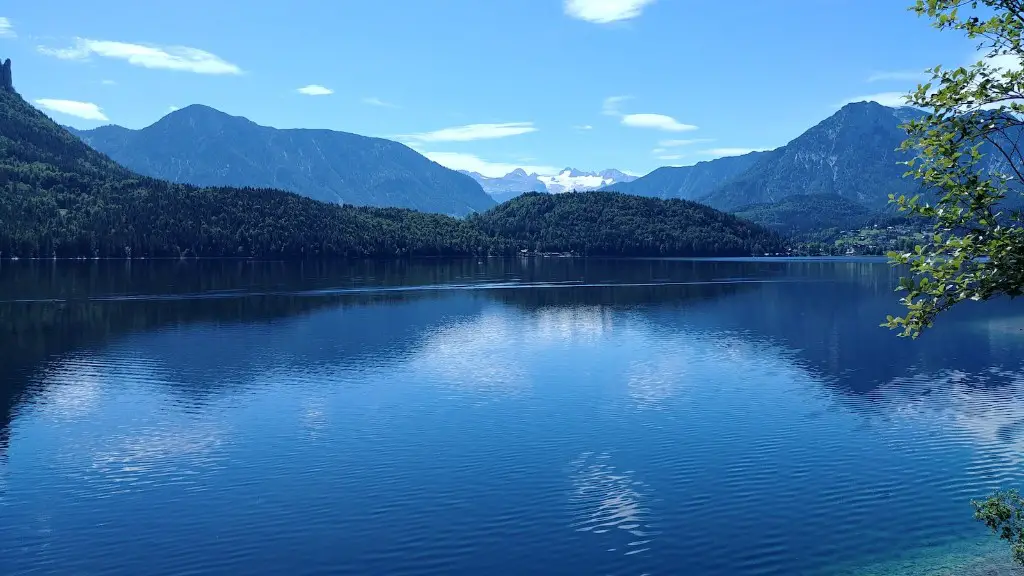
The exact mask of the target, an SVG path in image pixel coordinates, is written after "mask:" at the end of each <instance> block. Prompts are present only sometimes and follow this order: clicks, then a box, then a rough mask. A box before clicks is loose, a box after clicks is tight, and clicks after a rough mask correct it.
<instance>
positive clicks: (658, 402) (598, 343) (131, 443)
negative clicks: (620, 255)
mask: <svg viewBox="0 0 1024 576" xmlns="http://www.w3.org/2000/svg"><path fill="white" fill-rule="evenodd" d="M897 277H898V274H897V272H895V271H893V270H892V269H890V268H889V267H888V266H887V265H886V264H884V263H878V262H869V261H852V260H838V261H774V262H773V261H763V260H762V261H746V262H738V261H728V262H714V261H665V260H635V261H579V260H570V259H564V260H563V259H552V260H535V261H525V260H524V261H493V260H492V261H486V262H477V261H458V262H421V263H365V264H339V263H333V264H331V263H305V264H280V263H277V264H275V263H249V262H244V261H211V262H188V263H184V262H132V263H130V264H126V263H123V262H79V263H73V262H66V263H64V262H57V263H51V262H15V263H8V262H4V263H2V264H0V574H125V575H134V574H474V575H475V574H692V575H703V574H715V575H717V574H722V575H735V574H740V575H743V574H931V573H949V574H970V573H972V572H970V571H971V570H988V569H989V568H991V567H1000V568H999V569H1000V570H1002V571H999V572H998V573H1000V574H1003V573H1010V572H1008V571H1005V570H1004V569H1005V561H1006V554H1005V552H1004V551H1003V548H1002V547H1000V546H998V544H997V543H995V542H994V541H993V539H992V538H990V537H989V536H988V535H987V533H986V532H985V530H984V527H983V526H981V525H978V524H977V523H976V522H974V521H973V520H972V519H971V508H970V500H971V498H977V497H981V496H984V495H985V494H987V493H988V492H990V491H991V490H992V489H994V488H996V487H1013V486H1021V487H1024V462H1022V460H1021V455H1022V453H1024V452H1022V448H1024V372H1022V371H1021V368H1022V365H1024V331H1022V328H1024V303H1019V302H993V303H988V304H985V305H982V306H967V307H964V308H963V309H962V310H956V311H954V312H953V313H951V314H950V315H949V316H948V317H946V318H943V319H941V320H940V323H939V325H938V326H937V327H936V329H934V330H933V331H932V332H930V333H928V334H926V335H925V336H924V337H922V338H921V339H920V340H918V341H916V342H910V341H906V340H901V339H897V338H896V337H895V335H894V334H892V333H890V332H888V331H886V330H885V329H882V328H878V324H879V322H881V320H882V319H883V318H884V317H885V315H886V314H887V313H895V312H898V311H899V308H898V305H897V303H896V296H895V295H894V294H893V293H892V291H891V288H892V286H893V285H894V283H895V281H896V279H897ZM944 570H945V571H944ZM976 573H978V574H982V573H990V572H984V571H977V572H976ZM992 573H995V572H992Z"/></svg>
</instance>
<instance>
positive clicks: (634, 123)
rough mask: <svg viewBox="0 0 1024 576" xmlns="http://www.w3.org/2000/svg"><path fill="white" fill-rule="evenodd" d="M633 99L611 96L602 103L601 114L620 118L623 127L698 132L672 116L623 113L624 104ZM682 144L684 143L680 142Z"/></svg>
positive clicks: (630, 97) (691, 125) (692, 126)
mask: <svg viewBox="0 0 1024 576" xmlns="http://www.w3.org/2000/svg"><path fill="white" fill-rule="evenodd" d="M630 99H632V96H609V97H607V98H605V99H604V102H602V103H601V114H604V115H605V116H618V117H619V119H620V122H621V123H622V125H623V126H631V127H633V128H653V129H655V130H664V131H666V132H686V131H689V130H696V129H697V127H696V126H694V125H693V124H683V123H682V122H679V121H678V120H676V119H675V118H673V117H671V116H667V115H665V114H646V113H645V114H625V113H623V112H622V103H623V102H626V101H627V100H630ZM680 142H682V141H681V140H680Z"/></svg>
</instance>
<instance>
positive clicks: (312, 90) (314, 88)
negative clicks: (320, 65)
mask: <svg viewBox="0 0 1024 576" xmlns="http://www.w3.org/2000/svg"><path fill="white" fill-rule="evenodd" d="M295 91H296V92H298V93H299V94H305V95H306V96H327V95H328V94H334V90H331V89H330V88H327V87H324V86H321V85H319V84H309V85H307V86H303V87H302V88H296V89H295Z"/></svg>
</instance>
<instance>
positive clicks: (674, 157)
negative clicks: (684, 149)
mask: <svg viewBox="0 0 1024 576" xmlns="http://www.w3.org/2000/svg"><path fill="white" fill-rule="evenodd" d="M685 157H686V154H662V155H660V156H658V157H657V158H658V160H682V159H683V158H685Z"/></svg>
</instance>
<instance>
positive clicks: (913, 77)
mask: <svg viewBox="0 0 1024 576" xmlns="http://www.w3.org/2000/svg"><path fill="white" fill-rule="evenodd" d="M931 77H932V76H931V74H928V73H927V72H910V71H903V72H875V73H874V74H872V75H871V76H868V82H889V81H892V82H915V83H916V82H927V81H928V79H929V78H931Z"/></svg>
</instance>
